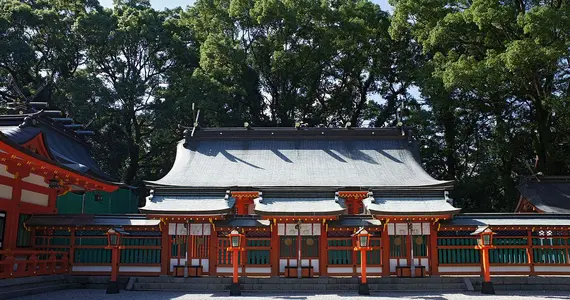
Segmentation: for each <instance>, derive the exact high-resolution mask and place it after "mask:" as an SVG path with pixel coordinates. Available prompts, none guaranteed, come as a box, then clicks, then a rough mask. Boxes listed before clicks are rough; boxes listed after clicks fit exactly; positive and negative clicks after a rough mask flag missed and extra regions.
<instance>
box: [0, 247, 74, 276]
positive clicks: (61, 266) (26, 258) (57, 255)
mask: <svg viewBox="0 0 570 300" xmlns="http://www.w3.org/2000/svg"><path fill="white" fill-rule="evenodd" d="M68 270H69V259H68V257H67V253H66V252H59V251H35V250H14V251H9V250H4V251H0V279H5V278H16V277H27V276H37V275H49V274H63V273H67V272H68Z"/></svg>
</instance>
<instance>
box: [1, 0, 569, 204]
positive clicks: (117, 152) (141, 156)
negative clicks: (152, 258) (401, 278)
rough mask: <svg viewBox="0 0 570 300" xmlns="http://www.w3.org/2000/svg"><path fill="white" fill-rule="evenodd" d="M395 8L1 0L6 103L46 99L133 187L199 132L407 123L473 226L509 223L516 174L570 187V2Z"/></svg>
mask: <svg viewBox="0 0 570 300" xmlns="http://www.w3.org/2000/svg"><path fill="white" fill-rule="evenodd" d="M391 4H392V5H393V8H394V10H393V12H386V11H382V10H381V8H380V7H379V6H378V5H376V4H374V3H372V2H370V1H367V0H320V1H314V0H248V1H244V0H197V1H195V2H194V4H193V5H192V6H188V7H186V8H176V9H167V10H162V11H158V10H155V9H153V8H152V7H151V5H150V2H149V1H148V0H116V1H114V6H113V7H112V8H104V7H102V6H101V5H100V4H99V2H98V1H97V0H66V1H52V0H34V1H31V0H3V1H2V2H0V37H1V38H0V100H1V101H4V102H6V101H15V100H16V101H18V99H20V98H21V97H22V95H21V94H23V95H24V96H30V95H33V94H34V93H36V92H37V91H39V90H41V89H44V88H45V87H46V86H49V96H48V98H49V101H50V102H51V105H52V106H54V107H57V108H59V109H62V110H64V111H65V112H66V113H68V114H69V115H70V116H71V117H74V118H76V119H78V120H79V121H82V122H85V123H89V124H91V125H90V126H91V129H93V130H94V131H95V132H96V135H95V136H94V137H93V139H92V140H91V143H92V144H93V147H94V151H93V153H94V155H95V156H96V158H97V160H98V161H99V162H100V163H101V165H102V166H103V168H104V169H105V170H106V171H107V172H109V173H110V174H111V175H113V176H115V177H117V178H120V179H121V180H122V181H124V182H126V183H129V184H135V185H136V184H139V183H140V182H141V180H142V179H154V178H157V177H160V176H161V175H163V174H164V173H165V172H166V171H167V170H169V168H170V166H171V164H172V162H173V159H174V151H175V144H176V142H177V141H178V140H179V139H181V138H182V135H183V132H184V130H185V129H186V128H188V127H191V126H193V124H194V123H195V122H198V123H199V124H200V125H201V126H243V123H244V122H248V123H250V124H251V125H253V126H294V124H295V123H306V124H308V126H326V127H329V126H333V127H336V126H344V125H346V124H347V123H348V122H350V123H351V124H352V126H373V127H386V126H400V125H402V124H403V125H406V126H412V127H413V128H415V133H414V134H415V135H416V138H417V139H419V140H420V142H421V151H422V159H423V164H424V166H425V168H426V170H427V171H428V172H429V173H430V174H432V175H433V176H434V177H437V178H441V179H450V180H455V181H456V187H455V190H454V192H453V194H452V197H454V198H455V199H456V200H457V201H458V203H459V205H460V206H461V207H463V208H464V211H512V210H513V208H514V206H515V205H516V201H517V197H518V195H517V192H516V189H515V186H516V184H517V182H518V179H519V178H520V176H528V175H532V174H535V173H537V172H542V173H543V174H546V175H568V174H569V173H570V172H569V168H570V157H569V155H567V153H570V144H569V143H570V129H568V128H569V126H570V107H569V104H570V101H568V100H569V92H570V81H569V79H570V65H569V64H570V61H569V56H570V51H569V50H568V49H570V31H569V30H568V28H570V4H569V3H568V2H567V1H563V0H552V1H536V0H512V1H493V0H471V1H463V0H446V1H434V0H391ZM14 86H16V87H17V89H13V88H11V87H14ZM15 90H17V91H21V93H20V92H17V93H16V92H14V91H15ZM197 109H199V110H200V118H199V120H196V119H195V115H196V110H197Z"/></svg>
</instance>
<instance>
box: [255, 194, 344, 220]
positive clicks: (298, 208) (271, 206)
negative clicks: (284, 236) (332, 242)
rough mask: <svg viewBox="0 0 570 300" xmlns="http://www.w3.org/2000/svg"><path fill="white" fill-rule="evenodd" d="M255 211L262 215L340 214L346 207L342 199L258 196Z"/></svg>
mask: <svg viewBox="0 0 570 300" xmlns="http://www.w3.org/2000/svg"><path fill="white" fill-rule="evenodd" d="M254 203H255V212H256V213H257V214H260V215H288V216H298V215H302V216H306V215H340V214H342V213H344V211H345V208H344V207H343V206H342V205H341V203H342V201H339V200H335V198H334V197H330V198H324V197H319V198H297V197H294V198H266V197H263V198H257V199H254Z"/></svg>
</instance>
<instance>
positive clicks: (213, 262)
mask: <svg viewBox="0 0 570 300" xmlns="http://www.w3.org/2000/svg"><path fill="white" fill-rule="evenodd" d="M217 252H218V232H217V231H216V230H215V229H214V226H212V230H211V233H210V254H209V261H208V262H209V264H208V265H209V271H208V273H209V275H210V276H216V275H217V272H216V269H217V266H218V257H217Z"/></svg>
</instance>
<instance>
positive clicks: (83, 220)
mask: <svg viewBox="0 0 570 300" xmlns="http://www.w3.org/2000/svg"><path fill="white" fill-rule="evenodd" d="M25 224H26V226H29V227H49V226H158V224H160V220H149V219H147V218H146V216H145V215H85V214H77V215H75V214H69V215H34V216H32V217H31V218H30V219H29V220H27V221H26V222H25Z"/></svg>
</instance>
